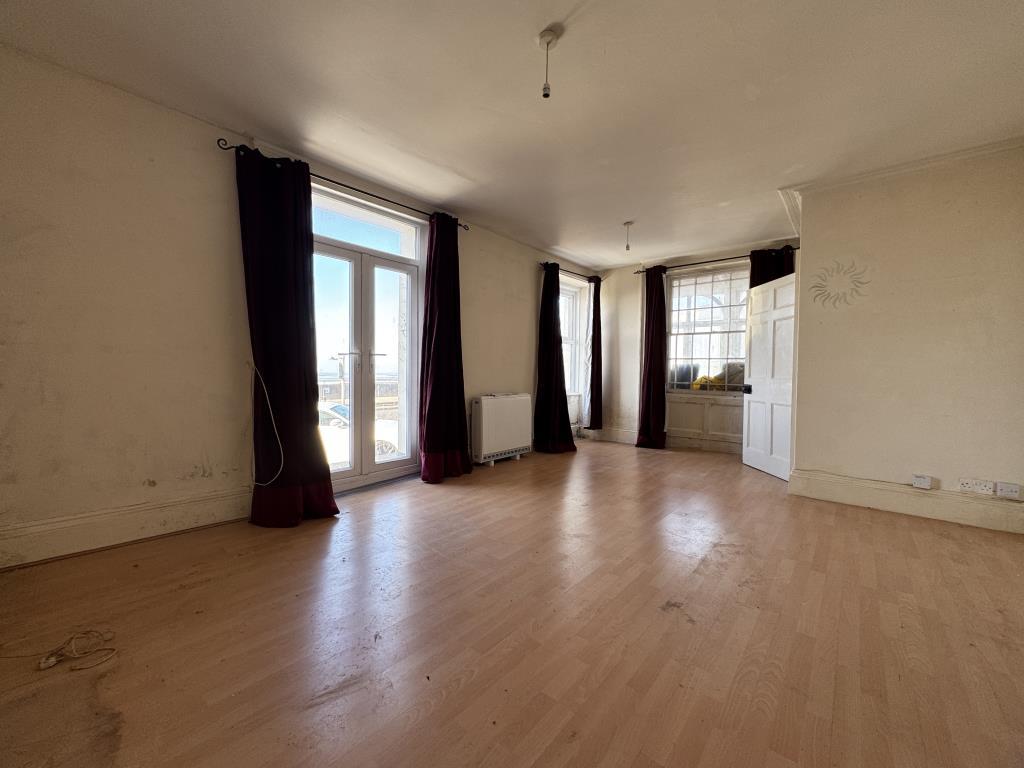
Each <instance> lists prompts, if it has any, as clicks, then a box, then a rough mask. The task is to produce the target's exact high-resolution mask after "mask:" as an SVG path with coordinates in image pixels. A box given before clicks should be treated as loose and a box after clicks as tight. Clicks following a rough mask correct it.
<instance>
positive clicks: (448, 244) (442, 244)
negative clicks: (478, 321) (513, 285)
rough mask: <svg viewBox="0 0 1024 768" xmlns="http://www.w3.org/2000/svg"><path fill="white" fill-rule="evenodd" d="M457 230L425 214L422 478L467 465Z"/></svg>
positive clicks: (463, 470) (432, 479) (436, 478)
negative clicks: (427, 232)
mask: <svg viewBox="0 0 1024 768" xmlns="http://www.w3.org/2000/svg"><path fill="white" fill-rule="evenodd" d="M458 232H459V226H458V221H457V220H456V219H454V218H452V217H451V216H448V215H447V214H444V213H435V214H433V215H431V217H430V238H429V244H428V247H427V268H426V278H425V285H424V295H423V346H422V350H423V353H422V355H421V361H422V362H421V369H420V477H421V478H422V479H423V481H424V482H426V483H440V482H442V481H443V480H444V478H446V477H458V476H460V475H463V474H467V473H469V472H472V470H473V464H472V461H471V460H470V457H469V435H468V433H467V427H466V386H465V381H464V379H463V371H462V316H461V312H460V301H459V235H458Z"/></svg>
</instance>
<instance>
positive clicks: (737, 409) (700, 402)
mask: <svg viewBox="0 0 1024 768" xmlns="http://www.w3.org/2000/svg"><path fill="white" fill-rule="evenodd" d="M666 399H667V401H668V402H667V409H666V410H667V414H668V445H669V447H671V448H700V449H701V450H705V451H720V452H722V453H740V451H741V449H742V443H743V397H742V396H739V395H725V394H723V395H711V394H704V393H694V394H686V393H681V392H669V393H668V395H667V396H666Z"/></svg>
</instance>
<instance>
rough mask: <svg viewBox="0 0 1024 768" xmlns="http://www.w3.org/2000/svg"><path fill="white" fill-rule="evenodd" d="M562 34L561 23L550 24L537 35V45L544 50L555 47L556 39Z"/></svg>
mask: <svg viewBox="0 0 1024 768" xmlns="http://www.w3.org/2000/svg"><path fill="white" fill-rule="evenodd" d="M561 36H562V25H561V24H551V25H550V26H548V27H546V28H545V29H544V31H543V32H541V33H540V34H539V35H537V47H538V48H542V49H544V50H550V49H552V48H554V47H555V44H556V43H558V39H559V38H560V37H561Z"/></svg>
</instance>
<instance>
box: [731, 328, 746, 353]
mask: <svg viewBox="0 0 1024 768" xmlns="http://www.w3.org/2000/svg"><path fill="white" fill-rule="evenodd" d="M743 336H744V334H743V333H730V334H729V357H731V358H740V359H742V358H743V356H744V355H745V354H746V353H745V351H744V349H743Z"/></svg>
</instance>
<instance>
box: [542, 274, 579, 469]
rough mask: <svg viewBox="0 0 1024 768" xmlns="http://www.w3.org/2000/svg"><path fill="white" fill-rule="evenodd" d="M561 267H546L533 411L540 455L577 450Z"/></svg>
mask: <svg viewBox="0 0 1024 768" xmlns="http://www.w3.org/2000/svg"><path fill="white" fill-rule="evenodd" d="M558 296H559V281H558V264H555V263H547V264H545V265H544V283H543V285H542V287H541V293H540V321H539V323H538V340H537V402H536V403H535V406H534V411H533V448H534V450H535V451H540V452H541V453H566V452H568V451H575V450H576V443H575V442H573V439H572V426H571V424H570V422H569V405H568V403H567V402H566V399H565V366H564V364H563V361H562V326H561V323H560V321H559V317H558Z"/></svg>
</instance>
